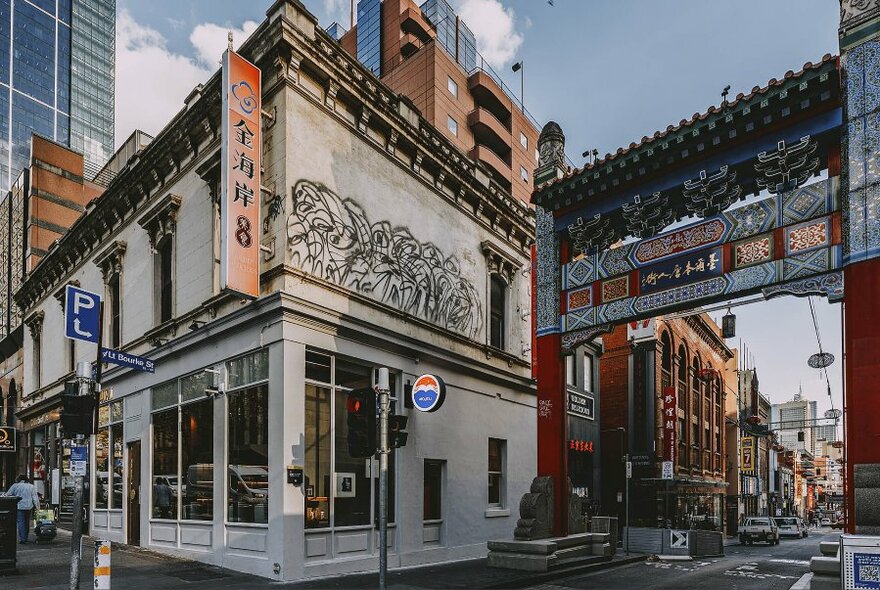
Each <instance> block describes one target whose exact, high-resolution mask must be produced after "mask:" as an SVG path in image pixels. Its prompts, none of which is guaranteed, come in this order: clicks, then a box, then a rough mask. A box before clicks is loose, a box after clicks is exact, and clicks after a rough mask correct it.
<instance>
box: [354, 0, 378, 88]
mask: <svg viewBox="0 0 880 590" xmlns="http://www.w3.org/2000/svg"><path fill="white" fill-rule="evenodd" d="M357 30H358V36H357V58H358V61H360V62H361V63H362V64H364V65H365V66H367V68H369V70H370V71H371V72H373V73H374V74H376V75H377V76H381V75H382V0H360V1H359V2H358V5H357Z"/></svg>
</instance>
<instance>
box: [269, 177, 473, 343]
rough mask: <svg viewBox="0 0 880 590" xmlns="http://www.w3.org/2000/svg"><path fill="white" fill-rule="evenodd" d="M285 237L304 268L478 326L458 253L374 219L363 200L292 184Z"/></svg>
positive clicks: (449, 323)
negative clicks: (361, 201) (450, 252)
mask: <svg viewBox="0 0 880 590" xmlns="http://www.w3.org/2000/svg"><path fill="white" fill-rule="evenodd" d="M287 244H288V248H290V252H291V263H292V264H293V265H294V266H296V267H298V268H300V269H302V270H304V271H305V272H308V273H310V274H312V275H315V276H317V277H320V278H322V279H325V280H328V281H332V282H333V283H336V284H337V285H340V286H342V287H345V288H348V289H351V290H353V291H357V292H358V293H362V294H364V295H368V296H370V297H373V298H375V299H378V300H380V301H382V302H383V303H386V304H388V305H391V306H392V307H395V308H397V309H399V310H401V311H403V312H405V313H409V314H412V315H415V316H418V317H421V318H424V319H426V320H428V321H430V322H432V323H434V324H437V325H440V326H442V327H444V328H447V329H449V330H453V331H455V332H458V333H460V334H464V335H466V336H468V337H470V338H476V337H477V336H478V335H479V333H480V330H481V328H482V324H483V312H482V307H481V305H480V298H479V296H478V295H477V290H476V289H475V288H474V286H473V284H471V283H470V282H469V281H468V280H467V279H465V278H464V277H462V275H461V265H460V264H459V262H458V259H457V258H456V257H455V256H445V255H444V254H443V252H442V251H441V250H440V248H438V247H437V246H436V245H434V244H432V243H430V242H422V241H419V240H418V239H417V238H416V237H414V236H413V235H412V233H411V232H410V231H409V229H408V228H405V227H392V225H391V224H390V223H389V222H388V221H377V222H375V223H370V221H369V220H368V219H367V216H366V214H365V213H364V211H363V209H361V207H360V205H358V204H357V203H356V202H354V201H353V200H352V199H343V198H341V197H340V196H339V195H337V194H336V193H334V192H333V191H331V190H330V189H329V188H327V187H326V186H324V185H323V184H318V183H314V182H310V181H308V180H300V181H299V182H297V183H296V185H295V186H294V187H293V207H292V209H291V213H290V215H289V216H288V218H287Z"/></svg>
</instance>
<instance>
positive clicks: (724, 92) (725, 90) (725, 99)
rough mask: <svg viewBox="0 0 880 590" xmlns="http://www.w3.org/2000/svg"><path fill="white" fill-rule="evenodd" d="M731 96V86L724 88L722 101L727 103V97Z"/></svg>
mask: <svg viewBox="0 0 880 590" xmlns="http://www.w3.org/2000/svg"><path fill="white" fill-rule="evenodd" d="M728 94H730V84H728V85H727V86H725V87H724V90H722V91H721V100H723V101H725V102H727V95H728Z"/></svg>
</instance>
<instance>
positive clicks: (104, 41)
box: [0, 0, 116, 194]
mask: <svg viewBox="0 0 880 590" xmlns="http://www.w3.org/2000/svg"><path fill="white" fill-rule="evenodd" d="M115 34H116V1H115V0H0V194H5V193H6V192H7V191H9V190H10V188H11V187H12V185H13V183H14V182H15V181H16V179H17V178H18V175H19V174H20V173H21V171H22V170H23V169H24V168H25V167H26V166H27V165H28V163H29V159H30V155H31V154H30V149H31V135H32V134H33V133H36V134H38V135H41V136H43V137H46V138H48V139H51V140H53V141H56V142H58V143H60V144H62V145H66V146H69V147H71V148H73V149H74V150H76V151H78V152H81V153H83V154H84V155H85V159H86V166H85V171H84V174H85V176H86V177H91V176H94V174H96V173H97V172H98V170H100V168H101V166H103V165H104V163H105V162H106V161H107V160H108V159H109V158H110V156H111V155H112V153H113V135H114V96H115V75H114V73H115V59H116V58H115Z"/></svg>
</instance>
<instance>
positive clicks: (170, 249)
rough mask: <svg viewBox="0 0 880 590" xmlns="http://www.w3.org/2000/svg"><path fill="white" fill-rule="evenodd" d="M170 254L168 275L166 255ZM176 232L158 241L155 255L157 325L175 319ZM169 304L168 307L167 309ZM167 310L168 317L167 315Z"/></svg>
mask: <svg viewBox="0 0 880 590" xmlns="http://www.w3.org/2000/svg"><path fill="white" fill-rule="evenodd" d="M166 251H167V256H168V260H167V262H168V266H167V276H166V272H165V271H166V265H165V262H166V261H165V256H166ZM174 251H175V248H174V234H166V235H164V236H162V238H161V239H160V240H159V241H158V242H157V243H156V255H155V262H154V265H155V270H156V275H155V276H156V281H155V297H156V303H155V305H156V319H157V322H156V325H161V324H164V323H165V322H168V321H171V320H172V319H174V303H175V301H174V299H175V297H174V284H175V279H176V277H175V274H176V273H175V264H174V263H175V260H174V259H175V255H174V253H175V252H174ZM166 289H167V291H166ZM166 297H167V301H166ZM166 305H167V309H166ZM166 312H167V317H166Z"/></svg>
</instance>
